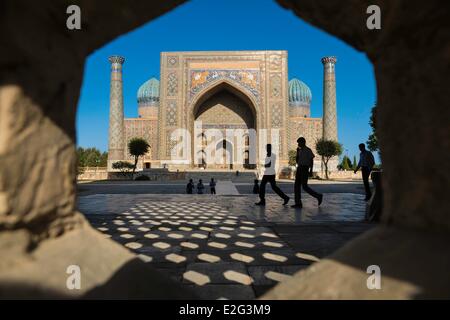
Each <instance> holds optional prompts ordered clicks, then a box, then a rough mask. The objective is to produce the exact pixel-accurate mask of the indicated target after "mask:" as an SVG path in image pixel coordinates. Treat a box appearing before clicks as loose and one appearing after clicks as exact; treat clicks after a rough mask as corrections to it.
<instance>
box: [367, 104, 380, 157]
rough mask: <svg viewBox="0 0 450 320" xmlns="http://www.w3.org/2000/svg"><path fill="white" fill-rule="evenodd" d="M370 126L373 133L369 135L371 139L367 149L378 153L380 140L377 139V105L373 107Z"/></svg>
mask: <svg viewBox="0 0 450 320" xmlns="http://www.w3.org/2000/svg"><path fill="white" fill-rule="evenodd" d="M369 125H370V127H371V128H372V133H371V134H370V135H369V138H368V139H367V141H366V144H367V149H369V150H370V151H372V152H375V151H378V150H379V146H378V138H377V133H376V131H377V129H376V127H377V105H375V106H373V107H372V114H371V115H370V120H369Z"/></svg>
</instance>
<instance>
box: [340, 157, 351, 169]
mask: <svg viewBox="0 0 450 320" xmlns="http://www.w3.org/2000/svg"><path fill="white" fill-rule="evenodd" d="M340 166H341V168H342V170H351V169H352V161H351V160H350V158H349V157H347V156H344V157H343V158H342V162H341V164H340Z"/></svg>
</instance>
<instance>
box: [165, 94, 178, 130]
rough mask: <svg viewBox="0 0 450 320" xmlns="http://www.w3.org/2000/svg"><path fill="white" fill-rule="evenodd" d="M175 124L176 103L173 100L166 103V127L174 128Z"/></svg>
mask: <svg viewBox="0 0 450 320" xmlns="http://www.w3.org/2000/svg"><path fill="white" fill-rule="evenodd" d="M176 124H177V102H176V101H175V100H169V101H167V108H166V125H167V126H174V125H176Z"/></svg>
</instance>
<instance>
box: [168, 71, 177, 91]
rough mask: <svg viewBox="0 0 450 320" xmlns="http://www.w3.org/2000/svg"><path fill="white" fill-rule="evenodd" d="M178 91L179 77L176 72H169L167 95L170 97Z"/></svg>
mask: <svg viewBox="0 0 450 320" xmlns="http://www.w3.org/2000/svg"><path fill="white" fill-rule="evenodd" d="M177 93H178V77H177V74H176V73H175V72H171V73H169V75H168V76H167V95H168V96H169V97H173V96H176V95H177Z"/></svg>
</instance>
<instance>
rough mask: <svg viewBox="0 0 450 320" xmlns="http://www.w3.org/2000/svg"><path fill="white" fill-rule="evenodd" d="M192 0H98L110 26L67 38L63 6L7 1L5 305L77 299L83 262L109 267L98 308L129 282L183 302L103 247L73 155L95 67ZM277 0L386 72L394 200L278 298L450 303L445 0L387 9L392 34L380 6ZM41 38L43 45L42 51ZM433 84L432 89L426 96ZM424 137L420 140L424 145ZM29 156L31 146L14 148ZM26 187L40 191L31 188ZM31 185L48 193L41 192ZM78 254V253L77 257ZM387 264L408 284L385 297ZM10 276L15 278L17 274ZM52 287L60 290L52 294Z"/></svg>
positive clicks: (120, 253) (381, 77)
mask: <svg viewBox="0 0 450 320" xmlns="http://www.w3.org/2000/svg"><path fill="white" fill-rule="evenodd" d="M182 2H183V1H182V0H173V1H172V0H171V1H164V2H159V3H153V2H149V1H146V2H145V1H142V2H133V5H132V6H131V5H130V7H129V8H128V10H120V9H123V8H119V7H118V6H119V5H118V4H111V3H110V2H108V1H106V0H99V1H96V2H95V3H94V4H92V5H89V6H87V7H86V8H85V9H83V17H84V18H83V23H93V22H94V21H95V23H96V24H97V28H91V29H89V31H88V32H77V33H71V32H70V31H68V30H66V29H65V28H54V27H55V25H64V21H65V19H66V15H65V14H64V13H65V9H66V7H65V3H63V2H56V1H50V0H48V1H46V2H44V1H40V2H35V3H28V2H27V3H26V4H25V3H24V2H21V1H16V0H9V1H6V2H5V3H4V5H5V7H6V8H7V9H10V10H4V12H3V14H4V15H5V19H0V30H8V32H9V34H8V37H5V38H4V42H5V45H4V48H5V50H4V51H2V52H1V54H2V57H5V58H4V59H3V60H2V61H3V62H2V64H1V65H0V68H1V69H2V72H1V73H0V74H1V78H0V103H1V108H0V129H1V133H2V134H1V135H0V162H1V163H2V166H0V230H1V231H0V237H1V240H2V241H0V246H1V247H0V251H1V252H2V257H3V259H2V261H0V275H1V279H2V280H0V286H1V288H2V290H1V291H0V292H1V294H2V297H3V296H5V295H6V296H7V297H8V295H7V291H5V289H12V290H13V292H14V293H13V294H12V295H14V296H18V297H55V296H58V297H61V295H63V296H64V294H62V293H61V292H57V291H55V290H56V288H57V285H56V283H59V282H60V281H65V279H62V276H61V275H59V274H58V272H59V271H60V270H61V269H60V268H61V267H63V265H64V264H67V263H70V261H73V259H81V260H80V261H83V262H85V266H86V268H87V269H88V270H89V269H92V270H99V268H97V267H98V263H99V261H101V263H102V267H105V269H102V268H100V269H102V270H104V271H102V272H98V273H96V276H95V277H92V278H91V279H85V280H87V281H85V283H84V286H85V287H86V288H93V287H95V286H102V285H103V290H102V288H99V289H98V290H96V292H91V293H89V294H88V295H87V297H93V296H95V293H96V294H97V296H98V297H103V298H104V297H108V296H109V297H119V296H120V295H119V293H118V292H119V291H121V294H122V295H121V297H123V296H126V295H127V294H131V293H132V291H126V290H125V291H124V289H126V287H123V286H122V287H117V286H114V282H116V284H117V282H119V283H120V280H122V282H121V283H124V282H123V281H124V277H125V279H126V280H125V282H127V283H128V285H129V286H130V287H133V286H134V285H136V287H139V286H138V284H139V283H142V282H143V281H148V282H150V283H153V285H154V286H153V288H155V287H156V288H158V290H153V291H152V290H147V291H146V292H145V297H147V298H151V297H154V298H161V296H165V297H171V298H174V297H183V294H182V291H183V290H182V289H181V288H176V289H175V288H174V285H173V284H172V285H171V284H169V283H167V282H164V281H163V280H161V278H160V277H159V275H155V274H152V273H150V272H147V271H144V269H145V268H144V267H143V265H142V264H139V263H136V262H135V260H134V257H133V256H131V255H130V254H129V253H127V251H126V250H124V249H123V248H120V247H118V246H117V245H115V244H114V243H112V242H111V241H109V240H106V239H104V238H102V237H100V236H99V235H98V234H97V233H96V232H95V231H93V230H92V228H90V226H89V225H88V224H87V223H86V221H85V220H84V218H83V217H82V216H81V215H80V214H78V213H77V211H76V210H75V167H74V164H75V150H74V145H73V144H74V141H75V122H74V116H75V112H76V105H77V100H78V96H79V89H80V86H81V81H82V73H83V64H84V59H85V57H86V56H87V55H88V54H89V53H91V52H93V51H94V50H95V49H96V48H99V47H100V46H102V45H103V44H105V43H107V42H108V41H110V40H112V39H114V38H115V37H117V36H119V35H121V34H124V33H126V32H128V31H130V30H132V29H133V28H135V27H138V26H139V25H141V24H143V23H145V22H148V21H149V20H152V19H154V18H155V17H157V16H159V15H161V14H163V13H165V12H167V11H169V10H171V9H173V8H174V7H176V6H177V5H179V4H180V3H182ZM278 2H279V3H280V4H281V5H282V6H284V7H286V8H288V9H290V10H293V11H294V13H295V14H296V15H298V16H299V17H301V18H303V19H304V20H305V21H307V22H309V23H311V24H313V25H315V26H318V27H320V28H322V29H324V30H325V31H328V32H330V33H331V34H333V35H335V36H336V37H338V38H340V39H342V40H344V41H346V42H347V43H349V44H350V45H352V46H353V47H355V48H356V49H358V50H361V51H364V52H366V53H367V55H368V57H369V59H370V60H371V62H372V63H373V64H374V69H375V73H376V77H377V87H378V90H377V91H378V99H377V100H378V107H379V110H378V115H379V121H378V123H379V128H378V129H379V132H378V133H379V141H380V146H381V151H382V154H383V165H384V179H383V186H384V188H385V194H386V197H385V198H384V211H385V213H384V218H383V224H382V225H380V226H378V227H376V228H375V230H373V231H372V232H370V233H368V234H366V235H364V236H362V237H359V238H358V239H355V240H353V241H352V242H351V243H350V244H349V245H347V246H346V247H345V248H343V249H341V250H340V251H339V252H337V253H336V254H334V255H333V256H331V257H330V258H328V259H325V261H321V262H319V263H318V264H317V265H316V267H315V268H314V270H311V269H308V270H306V271H305V272H302V273H300V274H298V275H296V276H295V278H294V279H293V280H290V281H287V282H285V283H284V284H281V285H280V286H278V287H276V288H275V289H274V290H273V291H272V292H270V293H269V294H268V295H266V298H285V299H286V298H292V297H294V298H297V299H299V298H311V297H315V298H360V299H361V298H366V299H367V298H397V299H398V298H414V297H419V298H424V297H425V298H426V297H428V298H430V297H446V298H448V297H449V296H450V288H449V287H450V286H449V284H448V282H446V281H442V279H447V277H448V269H446V267H447V266H448V263H449V260H450V257H449V253H448V248H447V243H448V239H449V238H448V237H449V233H450V217H449V215H448V214H447V212H448V207H449V204H448V197H447V194H446V193H447V190H446V188H442V186H445V185H446V184H447V183H448V181H449V180H450V176H449V175H450V172H449V171H448V169H447V163H448V162H449V156H448V151H447V150H448V120H447V119H448V116H445V114H447V115H448V112H449V109H448V107H447V106H448V104H449V102H450V96H449V92H448V90H447V86H448V79H447V78H448V74H445V73H440V72H432V70H442V69H444V68H445V66H447V67H448V65H449V61H448V57H447V55H446V54H444V53H445V52H446V50H447V48H446V46H447V43H448V41H447V39H446V37H447V34H448V24H446V21H447V16H446V15H447V12H446V11H445V10H442V8H441V7H440V3H438V2H433V1H429V2H411V1H402V0H399V1H395V2H393V1H388V0H385V1H383V0H378V1H376V3H377V4H378V5H379V6H380V7H381V9H382V26H383V27H382V29H381V30H368V29H366V28H365V23H366V19H367V14H366V9H367V7H368V5H369V4H372V3H371V2H368V1H353V2H352V3H351V5H345V6H344V5H343V4H342V2H341V1H339V0H322V1H317V0H278ZM76 3H80V4H82V3H83V1H76ZM18 12H19V14H17V15H16V16H14V14H15V13H18ZM35 12H41V13H42V15H41V16H40V17H41V18H40V19H35V18H36V17H35V16H34V14H35ZM50 12H51V14H50ZM58 12H61V15H58V14H57V13H58ZM47 13H48V14H47ZM426 17H433V19H425V18H426ZM424 20H426V22H427V27H425V28H423V25H424ZM30 29H32V30H33V32H32V33H30V32H29V30H30ZM36 34H40V35H41V38H39V40H36V39H37V38H36V37H35V35H36ZM19 38H20V39H23V41H22V42H21V43H18V42H17V41H16V39H19ZM50 39H58V41H59V42H58V45H57V46H48V45H47V44H48V43H50ZM399 39H401V41H398V40H399ZM44 40H46V41H44ZM25 41H26V43H27V45H28V46H29V48H32V50H24V48H23V47H22V45H21V44H22V43H24V42H25ZM420 43H426V44H427V46H426V47H425V48H420V47H419V48H417V50H414V49H416V48H414V44H420ZM425 58H426V59H425ZM43 66H51V68H50V67H45V68H44V67H43ZM443 67H444V68H443ZM430 70H431V71H430ZM424 83H429V84H432V85H430V86H428V87H425V86H424ZM399 93H401V94H399ZM424 105H429V106H431V107H430V108H424V107H423V106H424ZM61 106H64V108H61ZM406 115H408V116H406ZM411 119H414V121H411ZM411 137H415V139H414V141H413V142H412V141H411ZM430 141H432V142H433V143H430ZM16 145H20V146H21V148H20V149H19V150H17V148H12V147H11V146H16ZM435 150H442V151H443V154H442V156H440V157H430V154H433V152H435ZM405 158H407V159H408V160H409V163H408V166H405V165H404V159H405ZM424 163H426V164H427V168H430V169H431V170H430V171H431V173H432V174H430V172H429V171H428V170H427V168H424ZM27 179H28V181H29V182H30V183H28V185H23V183H22V182H23V181H26V180H27ZM411 181H414V184H411ZM29 185H33V186H36V188H34V189H33V188H32V189H30V188H29ZM438 232H439V234H438ZM44 240H45V241H44ZM74 243H76V246H77V248H78V250H74V252H72V251H71V250H70V248H73V245H74ZM92 243H95V244H96V245H95V246H92ZM399 243H401V246H399V245H398V244H399ZM386 248H389V255H388V256H386V251H387V250H386ZM37 251H39V252H40V253H43V252H46V253H50V254H53V255H55V254H58V253H59V254H61V261H55V263H54V264H52V265H50V266H48V265H47V267H48V268H42V267H43V264H42V260H40V259H39V255H35V256H34V257H35V260H34V261H32V262H29V263H27V262H25V261H30V259H29V258H30V256H31V255H32V253H35V252H37ZM106 251H109V252H110V253H111V252H113V253H114V257H115V258H112V257H111V254H110V253H109V254H105V253H104V252H106ZM80 252H82V253H83V254H82V255H80ZM63 253H64V254H63ZM394 253H395V254H394ZM377 259H378V260H377ZM374 260H377V261H380V263H383V264H384V269H383V272H384V274H387V275H391V276H392V277H394V278H395V277H397V278H399V279H401V281H397V282H393V281H392V280H391V279H390V278H389V277H388V278H385V280H384V281H385V284H387V286H385V289H384V290H381V291H380V292H376V291H377V290H369V291H368V290H366V289H365V288H362V287H363V286H361V283H365V281H366V280H367V274H366V273H365V272H360V271H361V270H362V271H365V270H364V266H366V264H367V262H369V261H374ZM338 261H341V262H343V263H345V264H346V265H350V266H353V268H347V269H346V268H344V267H343V266H342V265H339V264H336V262H338ZM410 261H414V263H407V267H408V272H407V274H402V273H401V271H402V264H404V262H410ZM56 262H57V263H56ZM5 264H6V265H7V267H5ZM11 265H14V266H15V268H11ZM11 269H15V272H16V273H15V275H14V276H13V275H12V274H11ZM37 270H39V272H36V271H37ZM58 270H59V271H58ZM55 271H58V272H55ZM131 271H132V276H130V273H131ZM21 272H22V276H20V274H21ZM42 272H45V273H44V274H43V273H42ZM327 272H329V274H333V275H334V277H335V278H334V280H335V281H334V282H333V284H334V285H335V286H336V287H335V288H334V289H333V290H331V289H330V288H329V287H327V285H329V281H326V282H324V281H323V278H324V275H328V274H327ZM25 274H26V277H25ZM37 274H38V275H37ZM61 274H63V273H61ZM112 274H115V275H118V276H119V279H117V278H115V279H111V280H110V281H109V282H108V284H110V285H112V286H110V287H108V286H107V285H106V284H105V283H104V280H105V279H107V278H109V277H110V276H111V275H112ZM127 274H128V277H127ZM44 276H46V277H47V279H48V280H49V279H51V281H46V283H43V282H42V277H44ZM5 277H6V278H5ZM3 279H8V280H9V282H8V283H5V281H4V280H3ZM298 279H300V280H301V281H298ZM394 280H395V279H394ZM11 283H12V284H11ZM14 284H15V286H13V285H14ZM105 285H106V287H105ZM8 286H9V287H8ZM108 288H109V290H108ZM336 288H337V289H336ZM161 289H163V290H161ZM327 289H328V290H327ZM155 291H156V292H155ZM85 293H86V292H85V291H80V292H77V293H76V294H77V296H80V295H81V294H85ZM318 293H320V294H318ZM133 294H134V296H135V297H143V296H139V295H136V291H133ZM9 296H11V295H9ZM184 297H185V296H184Z"/></svg>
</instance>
